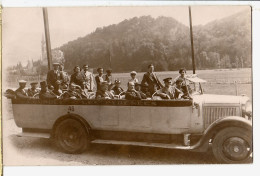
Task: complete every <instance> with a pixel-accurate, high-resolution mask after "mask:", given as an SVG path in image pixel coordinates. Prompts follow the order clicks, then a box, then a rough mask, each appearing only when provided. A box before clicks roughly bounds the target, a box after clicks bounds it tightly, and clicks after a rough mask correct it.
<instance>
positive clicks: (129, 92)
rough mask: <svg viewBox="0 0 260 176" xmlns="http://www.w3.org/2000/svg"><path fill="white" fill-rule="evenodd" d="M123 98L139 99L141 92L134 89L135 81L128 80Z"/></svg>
mask: <svg viewBox="0 0 260 176" xmlns="http://www.w3.org/2000/svg"><path fill="white" fill-rule="evenodd" d="M125 99H127V100H141V99H142V96H141V94H140V93H139V92H138V91H136V90H135V83H133V82H129V83H128V89H127V91H126V94H125Z"/></svg>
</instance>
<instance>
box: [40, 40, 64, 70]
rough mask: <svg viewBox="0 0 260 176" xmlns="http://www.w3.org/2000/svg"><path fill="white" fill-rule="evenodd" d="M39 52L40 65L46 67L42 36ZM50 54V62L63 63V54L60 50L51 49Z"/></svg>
mask: <svg viewBox="0 0 260 176" xmlns="http://www.w3.org/2000/svg"><path fill="white" fill-rule="evenodd" d="M41 51H42V54H41V64H42V65H48V60H47V49H46V42H45V40H44V37H43V36H42V41H41ZM51 54H52V61H53V62H59V63H64V54H63V52H62V51H61V50H59V49H52V50H51Z"/></svg>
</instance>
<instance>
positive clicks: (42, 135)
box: [16, 132, 51, 138]
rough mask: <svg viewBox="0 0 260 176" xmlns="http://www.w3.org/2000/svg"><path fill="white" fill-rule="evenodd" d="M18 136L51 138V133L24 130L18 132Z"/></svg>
mask: <svg viewBox="0 0 260 176" xmlns="http://www.w3.org/2000/svg"><path fill="white" fill-rule="evenodd" d="M16 136H18V137H37V138H50V137H51V135H50V134H49V133H35V132H31V133H30V132H22V133H18V134H16Z"/></svg>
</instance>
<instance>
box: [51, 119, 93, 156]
mask: <svg viewBox="0 0 260 176" xmlns="http://www.w3.org/2000/svg"><path fill="white" fill-rule="evenodd" d="M55 142H56V144H57V146H58V147H59V148H60V149H62V150H63V151H64V152H66V153H82V152H84V151H85V150H87V148H88V147H89V134H88V130H87V129H86V127H85V126H84V125H83V124H82V123H81V122H80V121H78V120H75V119H66V120H63V121H62V122H61V123H59V124H58V126H57V128H56V130H55Z"/></svg>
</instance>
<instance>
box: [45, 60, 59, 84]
mask: <svg viewBox="0 0 260 176" xmlns="http://www.w3.org/2000/svg"><path fill="white" fill-rule="evenodd" d="M59 66H60V64H59V63H53V70H50V71H49V72H48V74H47V84H48V87H49V88H50V89H53V88H54V86H55V83H56V82H57V81H59V82H62V77H61V73H60V70H59Z"/></svg>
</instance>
